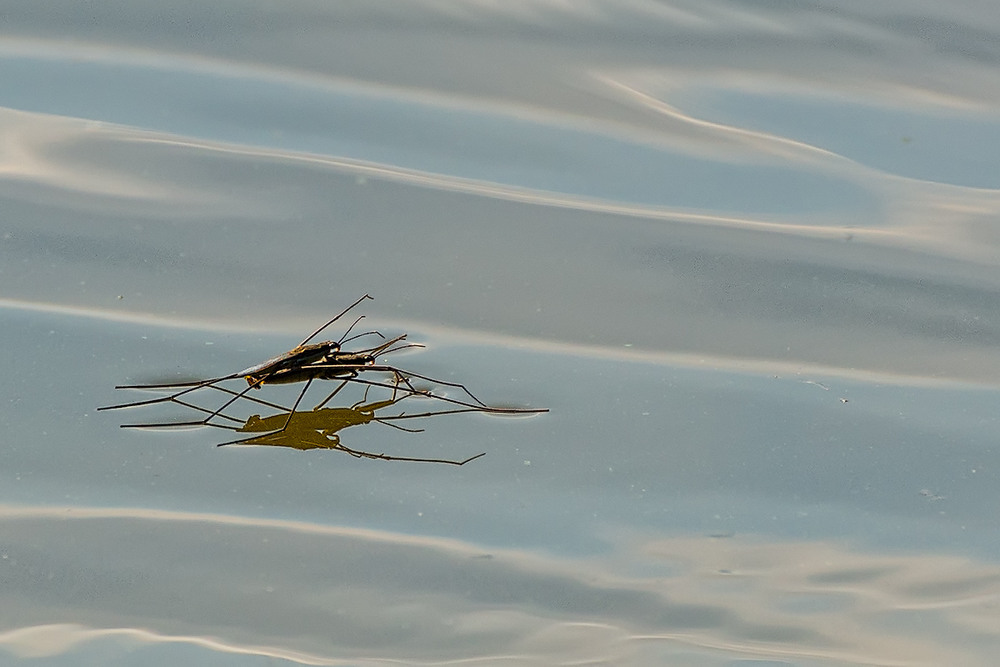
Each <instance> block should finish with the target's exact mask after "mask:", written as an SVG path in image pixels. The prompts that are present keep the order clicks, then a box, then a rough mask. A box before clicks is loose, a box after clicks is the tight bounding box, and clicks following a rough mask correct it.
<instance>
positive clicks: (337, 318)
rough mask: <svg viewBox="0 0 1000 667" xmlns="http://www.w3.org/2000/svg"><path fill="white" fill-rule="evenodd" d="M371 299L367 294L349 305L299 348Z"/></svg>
mask: <svg viewBox="0 0 1000 667" xmlns="http://www.w3.org/2000/svg"><path fill="white" fill-rule="evenodd" d="M371 298H372V297H371V296H369V295H368V294H365V295H364V296H363V297H361V298H360V299H358V300H357V301H355V302H354V303H352V304H351V305H349V306H348V307H347V308H345V309H344V310H343V311H341V312H340V314H339V315H337V316H336V317H334V318H333V319H332V320H330V321H329V322H327V323H326V324H324V325H323V326H321V327H320V328H319V329H316V331H313V332H312V333H311V334H309V335H308V336H306V338H305V340H303V341H302V342H301V343H299V345H298V347H302V346H303V345H305V344H306V343H308V342H309V341H311V340H312V339H313V338H315V337H316V336H317V335H318V334H319V332H321V331H322V330H323V329H325V328H327V327H328V326H330V325H331V324H333V323H334V322H336V321H337V320H339V319H340V318H341V317H343V316H344V315H346V314H347V313H348V312H350V310H351V309H352V308H354V307H355V306H357V305H358V304H359V303H361V302H362V301H364V300H365V299H371ZM359 319H360V318H359ZM354 324H357V322H355V323H354ZM351 326H352V327H353V326H354V325H353V324H352V325H351ZM348 331H350V329H348Z"/></svg>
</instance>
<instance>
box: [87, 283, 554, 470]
mask: <svg viewBox="0 0 1000 667" xmlns="http://www.w3.org/2000/svg"><path fill="white" fill-rule="evenodd" d="M371 298H372V297H371V296H369V295H367V294H366V295H364V296H363V297H361V298H360V299H358V300H357V301H355V302H354V303H353V304H351V305H350V306H348V307H347V308H346V309H345V310H343V311H342V312H340V313H339V314H338V315H337V316H336V317H334V318H333V319H331V320H329V321H328V322H326V323H325V324H323V326H321V327H319V328H318V329H316V330H315V331H314V332H312V333H311V334H310V335H309V336H307V337H306V338H305V339H304V340H303V341H302V342H301V343H299V344H298V345H296V346H295V347H294V348H292V349H291V350H289V351H288V352H285V353H283V354H280V355H278V356H275V357H272V358H270V359H268V360H266V361H263V362H261V363H259V364H256V365H254V366H251V367H249V368H246V369H244V370H242V371H239V372H236V373H231V374H229V375H223V376H220V377H216V378H209V379H206V380H196V381H191V382H179V383H166V384H148V385H120V386H117V387H116V389H140V390H160V389H178V391H175V392H173V393H170V394H167V395H165V396H160V397H157V398H152V399H146V400H142V401H133V402H130V403H121V404H117V405H110V406H105V407H101V408H98V410H118V409H123V408H131V407H138V406H142V405H152V404H156V403H165V402H172V403H176V404H178V405H182V406H184V407H188V408H191V409H194V410H197V411H200V412H204V413H206V414H207V416H206V417H204V418H203V419H200V420H194V421H185V422H160V423H152V422H151V423H139V424H122V427H123V428H153V427H171V426H221V425H220V424H217V423H215V422H213V420H214V419H225V420H230V421H234V422H237V423H239V422H240V421H241V420H238V419H236V418H234V417H231V416H228V415H226V414H225V413H224V411H225V410H226V409H227V408H228V407H229V406H231V405H233V404H234V403H236V402H237V401H239V400H241V399H242V400H246V401H251V402H254V403H257V404H261V405H265V406H268V407H272V408H275V409H280V410H281V411H282V412H284V414H283V415H280V416H281V417H283V418H284V422H283V423H282V424H281V425H280V427H278V428H275V429H274V430H273V432H272V433H273V434H280V433H283V432H285V431H286V430H287V429H288V428H289V426H290V424H291V423H292V421H293V418H294V417H295V415H297V414H300V413H298V412H297V411H298V407H299V404H300V403H301V401H302V400H303V398H304V397H305V395H306V392H307V391H308V390H309V387H310V386H311V384H312V382H313V381H314V380H339V381H340V384H339V385H338V386H337V387H336V388H335V389H334V390H333V391H332V392H330V394H328V395H327V396H326V398H324V399H323V400H322V401H321V402H320V403H319V404H318V405H317V406H316V407H315V408H313V411H312V412H316V411H319V410H320V409H321V408H323V407H324V406H325V405H326V404H327V403H329V402H330V401H331V400H332V399H333V398H334V397H335V396H336V395H337V394H338V392H340V391H341V390H342V389H343V388H344V387H345V386H346V385H347V384H348V383H351V382H355V383H359V384H363V385H366V387H367V388H366V396H367V389H370V388H371V387H383V388H386V389H391V390H392V392H393V401H395V400H398V399H396V395H397V393H398V392H404V396H421V397H425V398H430V399H434V400H438V401H442V402H445V403H450V404H453V405H457V406H460V408H461V409H458V410H451V411H441V412H435V413H425V415H426V416H430V415H432V414H445V413H448V412H485V413H493V414H534V413H541V412H548V410H547V409H544V408H501V407H492V406H489V405H486V404H485V403H483V402H482V401H481V400H480V399H479V398H478V397H476V396H475V395H474V394H473V393H472V392H471V391H469V389H468V388H467V387H466V386H465V385H463V384H460V383H457V382H447V381H444V380H437V379H435V378H432V377H429V376H426V375H421V374H418V373H414V372H412V371H406V370H403V369H400V368H398V367H396V366H392V365H389V364H385V363H378V361H379V357H380V356H384V355H387V354H391V353H393V352H398V351H400V350H403V349H407V348H411V347H423V346H422V345H420V344H417V343H404V341H405V339H406V334H402V335H400V336H397V337H395V338H393V339H391V340H388V341H385V342H383V343H381V344H379V345H376V346H373V347H370V348H367V349H362V350H359V351H354V352H350V351H345V350H343V349H342V346H343V344H344V343H345V342H348V341H351V340H355V339H357V338H361V337H363V336H367V335H378V336H382V334H380V333H379V332H377V331H369V332H366V333H363V334H357V335H355V336H353V337H351V338H347V336H348V335H349V334H350V332H351V330H353V328H354V327H355V326H356V325H357V324H358V322H360V321H361V319H362V318H363V316H361V317H359V318H357V319H356V320H355V321H354V323H353V324H352V325H351V326H350V327H348V329H347V331H346V332H345V333H344V335H343V336H342V337H341V338H340V340H337V341H324V342H321V343H312V344H310V343H309V341H310V340H312V339H313V338H315V337H316V336H317V335H319V334H320V333H321V332H322V331H323V330H324V329H326V328H327V327H329V326H330V325H332V324H333V323H335V322H336V321H338V320H339V319H340V318H341V317H343V316H344V315H346V314H347V313H348V312H350V311H351V310H352V309H353V308H355V307H356V306H358V304H360V303H361V302H362V301H364V300H366V299H371ZM383 338H384V337H383ZM363 372H368V373H369V377H370V375H371V374H373V373H388V374H391V375H392V381H391V382H381V381H378V380H372V379H368V378H361V377H359V376H360V374H361V373H363ZM239 378H242V379H244V380H245V381H246V383H247V386H246V387H245V388H243V389H242V390H241V391H238V392H237V391H234V390H232V389H229V388H227V387H224V386H222V385H221V384H220V383H223V382H226V381H228V380H235V379H239ZM414 379H416V380H422V381H424V382H428V383H431V384H432V385H441V386H448V387H454V388H456V389H460V390H461V391H462V392H463V393H464V394H465V395H466V396H468V399H469V400H459V399H457V398H451V397H447V396H442V395H440V394H436V393H434V392H433V391H431V390H429V389H418V388H416V387H415V386H414V385H413V384H412V382H411V380H414ZM299 382H304V383H305V384H304V386H303V388H302V391H301V392H299V395H298V397H297V398H296V400H295V403H294V405H293V406H292V407H291V408H290V409H286V408H284V407H283V406H280V405H278V404H276V403H270V402H268V401H265V400H262V399H259V398H257V397H254V396H251V395H248V394H249V392H250V391H251V390H252V389H260V388H261V387H262V386H264V385H267V384H297V383H299ZM199 389H213V390H216V391H220V392H222V393H225V394H227V395H228V396H229V399H228V400H227V401H226V402H225V403H224V404H223V405H221V406H220V407H219V408H217V409H215V410H208V409H207V408H202V407H200V406H198V405H196V404H194V403H192V402H190V401H188V400H185V399H183V398H182V397H184V396H186V395H187V394H190V393H192V392H195V391H197V390H199ZM397 418H403V417H402V416H399V417H397ZM406 418H409V417H406ZM269 419H270V418H269ZM270 423H271V424H272V425H275V426H277V422H276V421H275V420H273V419H272V420H271V422H270ZM223 428H232V427H223ZM258 437H259V436H258ZM226 444H228V443H226ZM340 449H343V450H344V451H350V450H348V449H347V448H346V447H340ZM355 454H356V455H359V456H366V457H367V458H382V459H387V460H421V461H423V460H428V459H409V458H405V457H386V456H384V455H370V456H369V455H368V453H366V452H361V453H356V452H355ZM475 458H478V456H476V457H473V459H475ZM470 460H472V459H468V460H466V461H462V462H457V461H444V460H436V459H435V460H428V461H432V462H437V463H453V464H457V465H462V464H464V463H467V462H468V461H470Z"/></svg>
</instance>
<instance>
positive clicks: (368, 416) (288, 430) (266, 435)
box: [213, 390, 486, 466]
mask: <svg viewBox="0 0 1000 667" xmlns="http://www.w3.org/2000/svg"><path fill="white" fill-rule="evenodd" d="M367 394H368V392H367V390H366V391H365V399H364V400H367ZM410 395H411V394H409V393H407V394H404V395H403V396H401V397H399V398H396V397H393V398H391V399H389V400H385V401H376V402H373V403H364V400H363V401H361V402H358V403H356V404H354V405H353V406H351V407H349V408H317V409H315V410H310V411H300V412H288V413H279V414H275V415H271V416H269V417H261V416H259V415H251V416H250V418H249V419H247V420H246V423H245V424H243V425H242V426H239V427H235V426H222V427H221V428H227V429H230V430H234V431H237V432H239V433H259V434H260V435H255V436H251V437H249V438H241V439H239V440H233V441H231V442H224V443H222V444H220V445H219V446H220V447H223V446H225V445H262V446H270V447H291V448H294V449H300V450H303V451H305V450H308V449H336V450H339V451H342V452H347V453H348V454H350V455H351V456H355V457H358V458H368V459H381V460H383V461H416V462H422V463H447V464H451V465H458V466H461V465H465V464H466V463H468V462H469V461H474V460H476V459H478V458H479V457H481V456H485V455H486V452H483V453H482V454H477V455H475V456H471V457H469V458H467V459H465V460H463V461H455V460H451V459H431V458H417V457H412V456H391V455H388V454H385V453H378V454H376V453H373V452H365V451H361V450H358V449H351V448H350V447H347V446H346V445H344V444H343V443H342V442H341V440H340V436H339V435H338V432H339V431H341V430H343V429H345V428H348V427H350V426H358V425H362V424H369V423H371V422H373V421H375V422H380V423H382V424H385V425H387V426H392V427H393V428H398V429H401V430H403V431H408V432H411V433H416V432H418V431H421V430H423V429H410V428H404V427H402V426H399V425H397V424H394V423H392V422H393V421H395V420H401V419H418V418H422V417H433V416H435V415H445V414H454V413H459V412H472V411H474V409H473V408H461V409H457V410H442V411H438V412H425V413H421V414H413V415H407V414H403V413H400V414H398V415H379V414H378V411H380V410H384V409H386V408H388V407H390V406H392V405H395V404H396V403H398V402H399V401H401V400H403V399H404V398H406V397H407V396H410ZM213 425H215V424H213Z"/></svg>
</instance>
